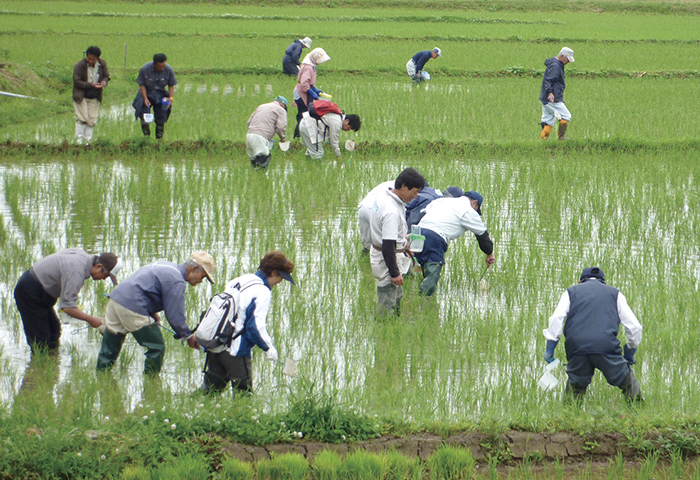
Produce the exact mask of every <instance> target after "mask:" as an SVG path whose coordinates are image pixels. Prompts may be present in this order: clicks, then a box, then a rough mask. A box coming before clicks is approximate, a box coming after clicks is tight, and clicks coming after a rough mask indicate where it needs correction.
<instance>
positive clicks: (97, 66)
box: [73, 46, 109, 145]
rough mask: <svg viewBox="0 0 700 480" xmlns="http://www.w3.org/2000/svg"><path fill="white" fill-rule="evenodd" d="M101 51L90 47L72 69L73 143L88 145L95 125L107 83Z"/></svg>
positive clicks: (105, 67)
mask: <svg viewBox="0 0 700 480" xmlns="http://www.w3.org/2000/svg"><path fill="white" fill-rule="evenodd" d="M100 55H102V50H100V48H99V47H95V46H90V47H88V49H87V50H86V51H85V58H83V59H82V60H80V61H79V62H78V63H76V64H75V66H74V67H73V109H74V110H75V143H77V144H78V145H81V144H83V143H85V144H87V145H89V144H90V140H92V132H93V129H94V128H95V125H96V124H97V113H98V111H99V109H100V104H101V103H102V92H103V91H104V89H105V87H106V86H107V83H108V82H109V70H108V69H107V62H105V61H104V60H103V59H101V58H100Z"/></svg>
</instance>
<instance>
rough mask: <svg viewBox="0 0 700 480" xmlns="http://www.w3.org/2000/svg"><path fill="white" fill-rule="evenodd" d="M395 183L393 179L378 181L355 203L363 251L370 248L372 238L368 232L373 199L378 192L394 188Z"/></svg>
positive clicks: (367, 250)
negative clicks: (377, 183)
mask: <svg viewBox="0 0 700 480" xmlns="http://www.w3.org/2000/svg"><path fill="white" fill-rule="evenodd" d="M395 184H396V181H395V180H389V181H388V182H382V183H380V184H379V185H377V186H376V187H374V188H373V189H372V190H370V192H369V193H368V194H367V195H366V196H365V198H363V199H362V200H360V203H359V205H357V219H358V221H359V223H360V240H362V246H363V248H364V251H365V252H366V253H368V254H369V250H370V248H372V238H371V237H370V234H369V221H370V217H371V216H372V210H373V207H374V199H375V197H376V196H377V195H378V194H380V193H382V194H383V193H384V192H385V191H386V190H389V189H392V188H394V186H395Z"/></svg>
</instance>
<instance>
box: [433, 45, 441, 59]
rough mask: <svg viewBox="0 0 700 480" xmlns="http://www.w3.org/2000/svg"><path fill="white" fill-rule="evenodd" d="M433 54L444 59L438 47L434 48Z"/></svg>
mask: <svg viewBox="0 0 700 480" xmlns="http://www.w3.org/2000/svg"><path fill="white" fill-rule="evenodd" d="M433 52H435V53H437V56H438V57H442V50H440V49H439V48H438V47H435V48H433Z"/></svg>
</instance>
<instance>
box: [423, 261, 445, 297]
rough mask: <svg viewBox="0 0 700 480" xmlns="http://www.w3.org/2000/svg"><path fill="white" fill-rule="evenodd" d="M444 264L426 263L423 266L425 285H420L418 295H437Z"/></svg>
mask: <svg viewBox="0 0 700 480" xmlns="http://www.w3.org/2000/svg"><path fill="white" fill-rule="evenodd" d="M442 266H443V265H442V264H441V263H437V262H426V263H424V264H423V283H421V284H420V289H419V291H418V293H420V294H421V295H424V296H426V297H430V296H431V295H432V294H434V293H435V289H436V288H437V284H438V281H439V280H440V274H441V273H442Z"/></svg>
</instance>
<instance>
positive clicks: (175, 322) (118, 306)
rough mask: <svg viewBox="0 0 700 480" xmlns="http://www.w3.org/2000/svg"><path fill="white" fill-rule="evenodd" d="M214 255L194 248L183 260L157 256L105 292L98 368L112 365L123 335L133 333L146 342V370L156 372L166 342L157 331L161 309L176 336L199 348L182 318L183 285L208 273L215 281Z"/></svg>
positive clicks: (183, 308) (197, 283)
mask: <svg viewBox="0 0 700 480" xmlns="http://www.w3.org/2000/svg"><path fill="white" fill-rule="evenodd" d="M215 268H216V264H215V263H214V259H213V258H212V256H211V255H209V254H208V253H206V252H201V251H198V252H194V253H192V255H191V256H190V258H189V260H188V261H187V262H185V263H181V264H176V263H173V262H168V261H165V260H158V261H156V262H153V263H151V264H149V265H146V266H145V267H141V268H139V269H138V270H137V271H136V273H134V274H133V275H131V276H130V277H129V278H127V279H126V280H124V281H123V282H121V283H120V284H119V285H118V286H117V287H116V288H115V289H114V290H112V291H111V292H110V294H109V302H108V303H107V310H106V312H105V326H106V327H107V328H106V330H105V332H104V335H103V337H102V346H101V347H100V353H99V354H98V355H97V371H101V370H107V369H110V368H112V365H114V362H115V361H116V360H117V357H118V356H119V353H120V352H121V349H122V345H123V344H124V340H125V339H126V335H127V334H128V333H131V334H132V335H133V336H134V338H135V339H136V341H137V342H138V343H139V345H141V346H142V347H146V362H145V364H144V369H143V370H144V373H145V374H146V375H158V374H159V373H160V370H161V367H162V366H163V357H164V356H165V342H164V341H163V334H162V333H161V331H160V325H159V324H160V315H159V312H161V311H163V312H165V317H166V318H167V319H168V323H169V324H170V326H171V327H172V328H173V330H175V338H176V339H180V341H181V342H182V343H183V344H184V343H187V345H188V346H189V347H191V348H195V349H197V348H199V345H197V342H196V340H195V338H194V333H193V332H192V330H190V327H189V326H188V325H187V318H186V317H185V290H186V288H187V284H188V283H189V284H190V285H192V286H195V285H199V284H200V283H202V281H203V280H204V279H205V278H206V279H207V280H209V282H210V283H214V279H213V278H212V272H213V271H214V269H215Z"/></svg>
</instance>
